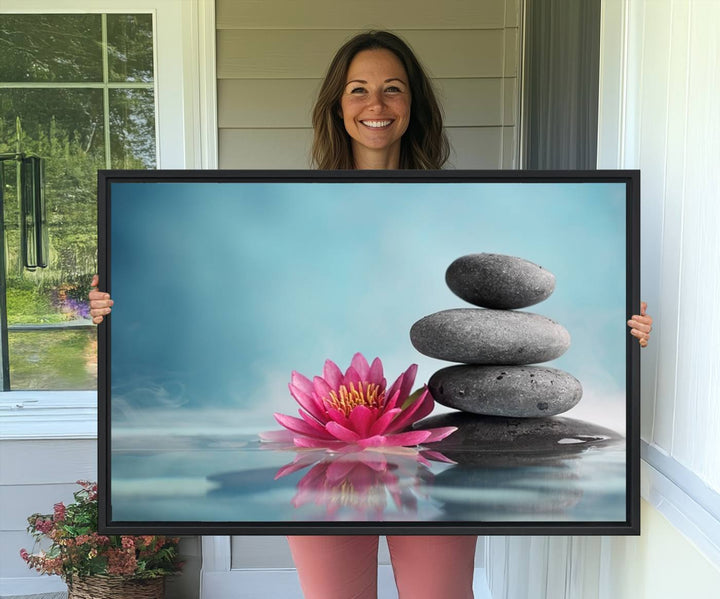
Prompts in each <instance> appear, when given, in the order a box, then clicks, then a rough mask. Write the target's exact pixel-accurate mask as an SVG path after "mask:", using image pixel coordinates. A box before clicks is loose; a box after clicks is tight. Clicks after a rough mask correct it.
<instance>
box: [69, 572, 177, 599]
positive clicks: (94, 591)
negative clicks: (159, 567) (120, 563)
mask: <svg viewBox="0 0 720 599" xmlns="http://www.w3.org/2000/svg"><path fill="white" fill-rule="evenodd" d="M164 596H165V578H164V577H160V578H146V579H136V578H124V577H122V576H88V577H87V578H76V579H75V580H73V581H72V583H68V599H163V597H164Z"/></svg>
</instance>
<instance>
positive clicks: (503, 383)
mask: <svg viewBox="0 0 720 599" xmlns="http://www.w3.org/2000/svg"><path fill="white" fill-rule="evenodd" d="M428 387H429V388H430V393H431V394H432V396H433V398H434V399H435V400H436V401H438V402H439V403H441V404H443V405H445V406H449V407H451V408H456V409H458V410H463V411H464V412H470V413H472V414H485V415H487V416H510V417H521V418H536V417H541V416H555V415H556V414H562V413H563V412H567V411H568V410H569V409H570V408H572V407H573V406H575V405H576V404H577V403H578V402H579V401H580V398H581V397H582V385H581V384H580V381H578V380H577V379H576V378H575V377H574V376H572V375H571V374H569V373H567V372H565V371H563V370H559V369H557V368H548V367H546V366H481V365H477V364H471V365H464V366H449V367H448V368H443V369H441V370H438V371H437V372H436V373H435V374H433V375H432V376H431V377H430V381H429V382H428Z"/></svg>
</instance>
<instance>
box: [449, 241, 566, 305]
mask: <svg viewBox="0 0 720 599" xmlns="http://www.w3.org/2000/svg"><path fill="white" fill-rule="evenodd" d="M445 282H446V283H447V286H448V287H450V290H451V291H452V292H453V293H454V294H455V295H457V296H459V297H461V298H462V299H464V300H465V301H466V302H470V303H471V304H473V305H475V306H481V307H483V308H494V309H497V310H512V309H514V308H526V307H527V306H532V305H533V304H537V303H539V302H541V301H543V300H544V299H547V298H548V297H549V296H550V294H551V293H552V292H553V290H554V289H555V275H554V274H552V273H551V272H550V271H549V270H545V269H544V268H543V267H542V266H538V265H537V264H534V263H533V262H530V261H529V260H524V259H523V258H516V257H515V256H505V255H503V254H468V255H467V256H461V257H460V258H458V259H457V260H455V261H454V262H453V263H452V264H451V265H450V266H448V269H447V271H446V273H445Z"/></svg>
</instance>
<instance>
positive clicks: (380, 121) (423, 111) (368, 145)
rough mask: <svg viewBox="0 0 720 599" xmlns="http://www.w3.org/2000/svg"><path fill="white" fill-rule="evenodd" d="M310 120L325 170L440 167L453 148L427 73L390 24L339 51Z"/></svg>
mask: <svg viewBox="0 0 720 599" xmlns="http://www.w3.org/2000/svg"><path fill="white" fill-rule="evenodd" d="M312 124H313V130H314V138H313V146H312V159H313V163H314V165H315V166H316V167H318V168H320V169H328V170H330V169H365V168H374V169H397V168H400V169H439V168H442V166H443V165H444V164H445V162H446V161H447V159H448V156H449V154H450V148H449V144H448V141H447V137H446V136H445V132H444V131H443V125H442V112H441V110H440V106H439V104H438V102H437V100H436V99H435V92H434V89H433V85H432V83H431V81H430V79H429V77H428V76H427V74H426V72H425V70H424V69H423V67H422V65H421V64H420V62H419V61H418V59H417V58H416V57H415V55H414V54H413V52H412V51H411V50H410V48H409V47H408V45H407V44H406V43H405V42H404V41H402V40H401V39H400V38H399V37H397V36H396V35H393V34H392V33H389V32H387V31H370V32H367V33H361V34H359V35H357V36H355V37H353V38H352V39H350V40H349V41H348V42H346V43H345V45H343V46H342V47H341V48H340V49H339V50H338V52H337V53H336V54H335V57H334V58H333V60H332V62H331V63H330V66H329V67H328V70H327V73H326V75H325V79H324V80H323V83H322V86H321V88H320V92H319V94H318V99H317V102H316V104H315V108H314V110H313V116H312Z"/></svg>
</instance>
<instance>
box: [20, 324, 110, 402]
mask: <svg viewBox="0 0 720 599" xmlns="http://www.w3.org/2000/svg"><path fill="white" fill-rule="evenodd" d="M8 342H9V345H10V355H11V356H12V362H11V369H12V371H11V374H10V380H11V382H12V388H13V389H47V390H53V391H57V390H62V389H95V388H96V387H97V358H96V357H95V356H96V352H97V331H96V329H95V327H92V328H87V329H81V330H73V329H65V330H62V329H51V330H47V331H22V332H13V331H10V333H9V334H8Z"/></svg>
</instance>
